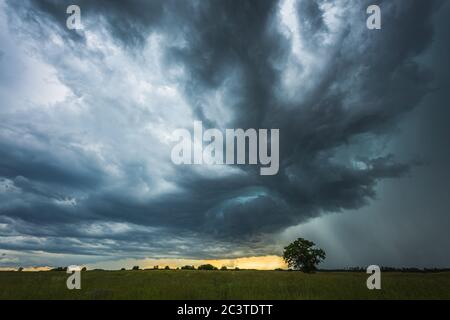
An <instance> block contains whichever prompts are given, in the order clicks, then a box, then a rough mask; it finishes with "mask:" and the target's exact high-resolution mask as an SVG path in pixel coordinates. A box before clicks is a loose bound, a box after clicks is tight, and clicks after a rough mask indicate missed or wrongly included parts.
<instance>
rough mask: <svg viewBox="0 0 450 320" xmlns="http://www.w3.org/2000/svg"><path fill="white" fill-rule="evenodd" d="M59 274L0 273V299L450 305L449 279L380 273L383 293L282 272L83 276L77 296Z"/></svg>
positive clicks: (358, 281)
mask: <svg viewBox="0 0 450 320" xmlns="http://www.w3.org/2000/svg"><path fill="white" fill-rule="evenodd" d="M68 276H69V275H68V274H66V273H64V272H0V299H450V273H448V272H443V273H432V274H431V273H430V274H421V273H382V278H381V279H382V280H381V285H382V290H368V289H367V288H366V279H367V277H368V275H366V274H365V273H350V272H329V273H328V272H326V273H316V274H303V273H301V272H282V271H246V270H241V271H189V270H148V271H87V272H82V274H81V290H68V289H67V288H66V279H67V277H68Z"/></svg>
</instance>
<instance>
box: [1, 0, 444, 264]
mask: <svg viewBox="0 0 450 320" xmlns="http://www.w3.org/2000/svg"><path fill="white" fill-rule="evenodd" d="M70 4H72V3H71V2H70V1H52V0H36V1H20V2H18V1H6V2H5V3H2V5H1V7H0V9H1V20H2V21H3V22H2V25H1V29H2V33H1V38H0V39H1V42H2V48H1V50H2V53H1V55H0V68H1V70H2V72H1V75H0V99H1V109H0V119H1V121H0V150H1V156H0V249H3V250H7V251H8V252H35V251H43V252H46V253H49V254H50V253H51V254H74V255H80V257H82V258H80V259H81V260H83V261H91V260H89V259H88V258H85V257H86V256H94V257H101V258H111V257H116V258H117V257H122V258H123V257H147V256H157V257H194V258H195V257H201V258H205V257H211V258H216V257H219V258H220V257H223V256H227V257H237V256H243V255H255V254H270V253H279V252H278V251H277V250H279V246H277V240H274V237H276V235H277V234H280V233H282V232H283V231H285V230H286V229H287V228H289V227H293V226H297V225H299V224H300V225H301V224H303V223H305V222H307V221H310V219H313V218H316V217H319V216H323V215H326V214H329V213H332V212H342V211H345V210H357V209H361V208H364V207H365V206H367V205H369V203H370V202H371V201H373V200H374V199H376V197H377V190H378V189H377V186H379V183H380V182H381V181H384V180H385V179H393V178H394V179H395V178H401V177H404V176H405V175H408V174H410V175H411V174H413V173H412V170H414V168H415V167H417V166H422V165H426V163H425V162H426V161H425V162H424V161H423V159H422V157H420V156H412V157H405V156H404V154H397V153H396V150H395V149H393V148H391V147H389V143H390V142H391V141H392V140H393V139H395V137H396V135H397V129H398V126H399V124H400V123H401V121H403V119H404V118H405V117H407V116H408V115H409V114H410V113H411V112H412V111H413V110H415V109H416V108H417V107H418V106H419V105H420V104H421V103H422V102H423V100H424V98H425V97H426V96H427V95H429V94H430V93H432V92H433V91H434V90H435V89H436V80H435V74H434V72H433V70H432V69H431V68H429V67H428V66H427V64H426V63H424V61H423V58H422V57H423V55H424V53H425V52H427V50H430V47H431V46H432V45H433V41H434V34H435V30H434V28H433V19H434V17H435V15H436V13H437V12H438V11H439V10H440V8H441V7H442V6H443V3H442V2H441V1H377V4H379V5H380V6H381V8H382V13H383V16H382V17H383V25H382V30H375V31H372V30H368V29H367V28H366V18H367V14H366V8H367V6H368V5H369V4H372V2H370V1H357V2H355V1H347V0H337V1H328V0H321V1H266V0H261V1H223V0H221V1H127V2H124V1H78V2H77V5H79V6H80V8H81V12H82V23H83V29H82V30H68V29H67V28H66V18H67V14H66V8H67V6H68V5H70ZM196 120H201V121H203V124H204V126H206V127H207V128H218V129H221V130H224V129H225V128H244V129H245V128H268V129H270V128H279V129H280V170H279V173H278V174H277V175H276V176H260V175H259V174H258V170H256V168H254V167H252V166H238V165H236V166H176V165H174V164H173V163H172V162H171V161H170V150H171V147H172V146H173V143H172V142H171V141H170V135H171V133H172V132H173V130H175V129H177V128H188V129H191V128H192V125H193V122H194V121H196ZM417 154H420V152H417ZM45 259H46V258H45V257H44V258H43V260H44V261H45ZM0 263H2V262H1V261H0ZM8 263H10V264H13V263H15V262H8ZM5 264H7V263H6V262H5Z"/></svg>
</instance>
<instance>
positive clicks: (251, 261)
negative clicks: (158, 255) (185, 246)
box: [136, 256, 287, 270]
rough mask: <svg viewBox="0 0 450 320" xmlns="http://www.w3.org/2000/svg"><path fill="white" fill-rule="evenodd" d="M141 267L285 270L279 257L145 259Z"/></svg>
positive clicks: (284, 265)
mask: <svg viewBox="0 0 450 320" xmlns="http://www.w3.org/2000/svg"><path fill="white" fill-rule="evenodd" d="M142 261H143V262H144V264H143V265H141V268H144V269H147V268H153V266H156V265H157V266H159V268H164V267H165V266H169V267H170V268H171V269H175V268H177V267H182V266H185V265H193V266H195V267H198V266H199V265H201V264H208V263H209V264H212V265H213V266H215V267H217V268H221V267H222V266H225V267H227V268H236V267H237V268H239V269H259V270H273V269H276V268H287V266H286V264H285V263H284V261H283V258H282V257H280V256H259V257H242V258H235V259H204V260H194V259H145V260H142ZM136 262H137V261H136Z"/></svg>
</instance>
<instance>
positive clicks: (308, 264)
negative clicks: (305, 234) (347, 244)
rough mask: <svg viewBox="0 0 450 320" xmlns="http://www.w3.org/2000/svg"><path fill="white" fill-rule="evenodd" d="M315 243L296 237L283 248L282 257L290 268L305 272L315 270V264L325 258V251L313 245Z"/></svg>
mask: <svg viewBox="0 0 450 320" xmlns="http://www.w3.org/2000/svg"><path fill="white" fill-rule="evenodd" d="M315 245H316V244H315V243H314V242H312V241H309V240H306V239H303V238H298V239H297V240H295V241H294V242H292V243H291V244H290V245H288V246H287V247H285V248H284V252H283V259H284V261H286V263H287V264H288V266H289V267H290V268H294V269H297V270H300V271H303V272H306V273H310V272H314V271H315V270H317V268H316V265H318V264H319V263H321V262H322V261H323V260H324V259H325V251H323V250H322V249H320V248H317V247H315Z"/></svg>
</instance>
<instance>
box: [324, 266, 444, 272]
mask: <svg viewBox="0 0 450 320" xmlns="http://www.w3.org/2000/svg"><path fill="white" fill-rule="evenodd" d="M380 269H381V272H420V273H433V272H449V271H450V268H422V269H421V268H413V267H404V268H394V267H380ZM366 270H367V268H364V267H350V268H344V269H319V270H318V271H319V272H366Z"/></svg>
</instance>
